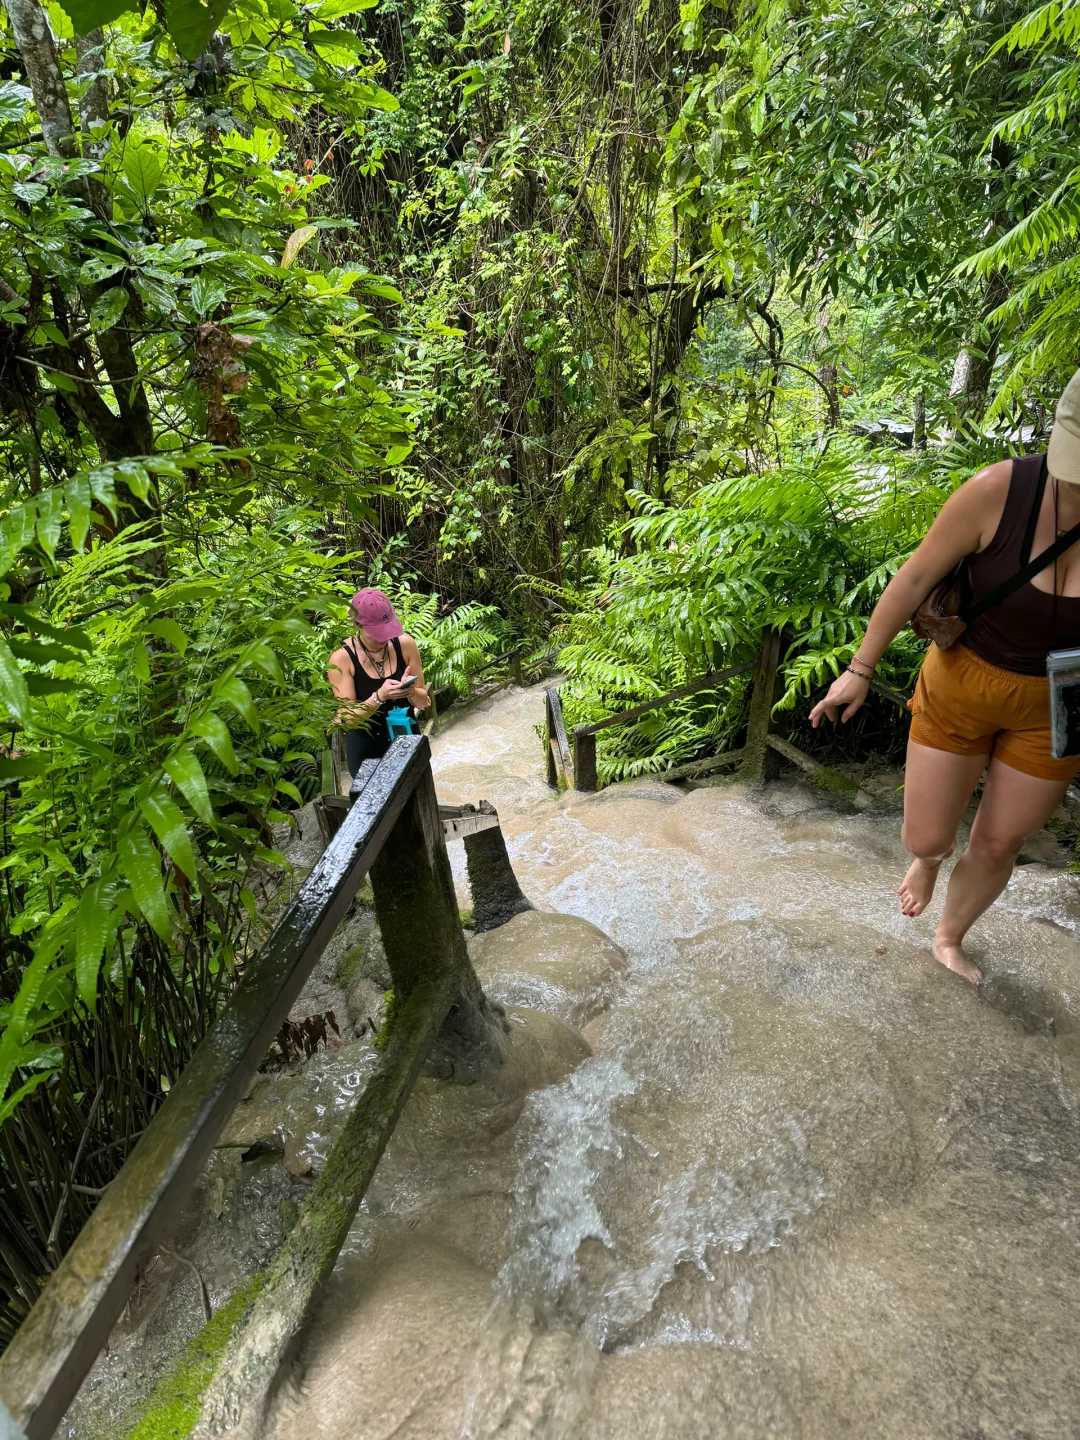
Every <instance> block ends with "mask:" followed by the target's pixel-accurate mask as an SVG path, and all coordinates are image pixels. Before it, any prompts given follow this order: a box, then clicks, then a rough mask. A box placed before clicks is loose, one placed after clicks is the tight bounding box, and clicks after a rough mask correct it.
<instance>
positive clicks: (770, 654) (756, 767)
mask: <svg viewBox="0 0 1080 1440" xmlns="http://www.w3.org/2000/svg"><path fill="white" fill-rule="evenodd" d="M779 664H780V632H779V631H778V630H767V631H766V632H765V634H764V636H763V637H762V643H761V650H760V651H759V653H758V659H757V664H756V665H755V666H754V679H753V690H752V691H751V694H750V714H749V717H748V719H747V724H746V745H745V746H744V747H743V758H742V763H741V764H740V766H739V769H738V776H739V779H740V780H748V781H750V782H751V783H752V784H755V785H759V784H761V782H762V781H763V780H764V779H765V773H766V766H767V764H768V757H769V746H768V737H769V728H770V726H771V724H772V707H773V697H774V695H775V692H776V671H777V667H778V666H779Z"/></svg>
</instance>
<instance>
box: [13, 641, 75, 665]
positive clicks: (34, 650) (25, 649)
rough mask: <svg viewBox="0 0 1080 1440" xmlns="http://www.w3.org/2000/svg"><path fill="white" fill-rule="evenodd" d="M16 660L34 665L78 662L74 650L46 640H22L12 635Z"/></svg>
mask: <svg viewBox="0 0 1080 1440" xmlns="http://www.w3.org/2000/svg"><path fill="white" fill-rule="evenodd" d="M8 643H9V645H10V646H11V653H12V654H13V655H14V656H15V658H16V660H29V661H30V663H31V664H32V665H47V664H48V663H49V661H50V660H78V658H79V657H78V655H77V654H76V653H75V651H74V650H69V649H68V648H67V647H66V646H65V645H53V644H51V643H50V642H49V641H46V640H21V639H19V638H18V636H15V635H12V637H11V639H10V640H9V641H8Z"/></svg>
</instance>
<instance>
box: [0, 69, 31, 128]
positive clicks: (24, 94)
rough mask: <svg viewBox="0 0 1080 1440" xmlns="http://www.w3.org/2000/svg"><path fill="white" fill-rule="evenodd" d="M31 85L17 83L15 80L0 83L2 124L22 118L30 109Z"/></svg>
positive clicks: (0, 118) (0, 119) (0, 123)
mask: <svg viewBox="0 0 1080 1440" xmlns="http://www.w3.org/2000/svg"><path fill="white" fill-rule="evenodd" d="M30 95H31V90H30V87H29V85H16V83H15V81H14V80H5V81H3V83H0V125H3V124H5V123H8V122H10V121H12V120H21V119H22V118H23V116H24V115H25V114H26V112H27V111H28V110H29V109H30Z"/></svg>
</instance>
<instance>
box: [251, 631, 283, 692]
mask: <svg viewBox="0 0 1080 1440" xmlns="http://www.w3.org/2000/svg"><path fill="white" fill-rule="evenodd" d="M247 659H248V662H249V663H250V664H252V665H254V666H255V667H256V668H257V669H259V670H261V671H262V672H263V674H264V675H266V676H268V677H269V678H270V679H271V680H274V681H276V682H277V683H278V684H279V685H281V684H283V683H284V680H285V676H284V675H283V674H282V670H281V661H280V660H279V659H278V657H277V656H276V655H275V654H274V652H273V650H271V648H270V646H269V645H267V643H266V642H265V640H260V641H259V642H258V643H257V644H255V645H252V646H251V648H250V649H249V650H248V653H247Z"/></svg>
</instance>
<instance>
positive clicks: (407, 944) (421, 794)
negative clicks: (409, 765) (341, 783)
mask: <svg viewBox="0 0 1080 1440" xmlns="http://www.w3.org/2000/svg"><path fill="white" fill-rule="evenodd" d="M395 743H397V744H408V743H409V742H408V741H397V742H395ZM485 833H487V834H494V833H498V832H495V831H487V832H485ZM515 883H516V882H515ZM371 885H372V889H373V890H374V892H375V913H376V915H377V916H378V920H379V929H380V931H381V932H382V941H383V947H384V949H385V951H386V960H387V964H388V965H389V967H390V974H391V976H392V977H393V981H394V996H395V1001H396V1003H397V1005H398V1006H399V1007H400V1006H401V1005H402V1004H404V1003H405V1002H406V1001H407V1000H408V999H409V997H410V996H411V995H412V993H413V991H414V990H415V989H416V988H417V986H419V985H421V984H423V983H424V982H425V980H426V978H427V977H429V976H430V975H432V974H434V973H436V972H437V971H438V970H439V969H440V968H442V967H444V966H447V965H449V966H450V967H452V969H453V970H454V972H455V973H456V974H457V975H458V976H459V977H460V984H459V993H458V996H457V999H456V1000H455V1001H454V1003H453V1004H452V1005H451V1007H450V1012H449V1014H448V1015H447V1017H446V1021H445V1023H444V1025H443V1027H442V1030H441V1031H440V1032H439V1035H438V1038H437V1040H436V1042H435V1045H434V1046H433V1048H432V1052H431V1055H430V1056H429V1058H428V1065H427V1069H428V1071H429V1072H430V1073H433V1074H436V1075H440V1076H443V1077H444V1078H446V1079H453V1080H463V1081H466V1082H468V1081H470V1080H475V1079H477V1078H479V1077H480V1076H481V1075H483V1074H487V1073H490V1072H491V1071H492V1070H496V1069H498V1067H499V1065H500V1064H501V1063H502V1037H503V1035H504V1034H505V1022H504V1021H503V1020H502V1018H501V1012H498V1011H496V1010H494V1009H493V1008H492V1006H491V1005H489V1003H488V1000H487V998H486V996H485V995H484V992H483V990H482V989H481V987H480V982H479V980H478V979H477V978H476V972H475V971H474V970H473V967H472V961H471V960H470V959H469V952H468V950H467V949H466V947H465V932H464V931H463V930H462V928H461V917H460V915H459V913H458V906H457V898H456V896H455V894H454V878H453V875H452V874H451V871H450V857H449V855H448V854H447V853H446V841H445V839H444V838H443V824H442V820H441V819H440V817H439V806H438V802H437V801H436V798H435V784H434V782H433V780H432V778H431V771H430V769H428V770H427V771H425V773H424V775H423V776H422V777H421V779H420V781H419V783H418V784H417V786H416V789H415V790H414V791H413V793H412V795H411V797H410V798H409V801H408V803H407V804H406V806H405V808H404V809H403V810H402V812H401V815H400V817H399V819H398V822H397V824H396V825H395V826H394V828H393V830H392V831H391V832H390V834H389V836H388V837H387V840H386V844H385V845H384V846H383V848H382V850H381V852H380V854H379V857H378V859H377V860H376V861H375V863H374V865H373V866H372V867H371ZM522 898H524V897H522Z"/></svg>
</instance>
